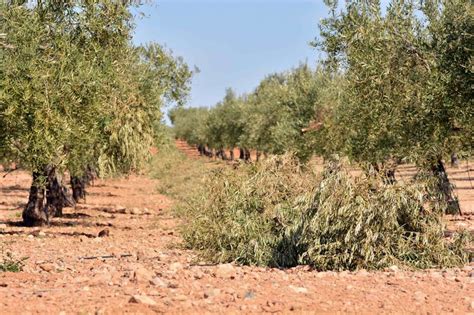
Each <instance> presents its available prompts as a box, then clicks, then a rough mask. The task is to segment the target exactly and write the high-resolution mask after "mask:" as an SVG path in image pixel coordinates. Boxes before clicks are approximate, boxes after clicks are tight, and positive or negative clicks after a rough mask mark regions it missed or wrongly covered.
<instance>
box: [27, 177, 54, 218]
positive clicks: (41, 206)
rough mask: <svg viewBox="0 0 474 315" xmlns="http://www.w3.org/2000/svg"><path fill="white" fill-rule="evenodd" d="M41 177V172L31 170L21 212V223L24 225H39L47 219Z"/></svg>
mask: <svg viewBox="0 0 474 315" xmlns="http://www.w3.org/2000/svg"><path fill="white" fill-rule="evenodd" d="M41 179H42V174H40V173H38V172H33V182H32V184H31V187H30V195H29V197H28V203H27V204H26V206H25V209H23V213H22V218H23V224H24V225H26V226H41V225H44V224H45V223H47V222H48V221H49V216H48V214H47V212H46V207H45V206H46V202H45V201H46V200H45V189H44V184H42V183H41Z"/></svg>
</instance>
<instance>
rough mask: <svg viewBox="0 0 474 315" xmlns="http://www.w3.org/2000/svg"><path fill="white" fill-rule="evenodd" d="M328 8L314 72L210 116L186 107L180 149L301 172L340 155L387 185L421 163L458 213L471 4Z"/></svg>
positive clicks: (472, 114)
mask: <svg viewBox="0 0 474 315" xmlns="http://www.w3.org/2000/svg"><path fill="white" fill-rule="evenodd" d="M325 3H326V5H327V6H328V8H329V9H330V16H329V17H328V18H326V19H324V20H322V22H321V23H320V38H318V40H316V41H315V42H314V43H313V45H314V46H315V47H317V48H318V49H319V50H320V51H322V52H324V54H325V56H326V57H325V59H324V61H323V62H322V64H321V65H320V66H319V67H317V69H316V70H313V69H311V68H310V67H308V66H307V65H301V66H299V67H298V68H295V69H293V70H290V71H288V72H284V73H277V74H272V75H269V76H267V77H266V78H265V79H263V80H262V81H261V82H260V84H259V85H258V87H257V88H256V89H255V90H254V91H253V92H252V93H250V94H248V95H247V94H246V95H241V96H236V95H235V93H233V92H232V90H231V89H228V90H227V92H226V95H225V97H224V99H223V100H222V101H221V102H219V103H218V104H217V105H216V106H215V107H212V108H210V109H207V108H181V107H178V108H176V109H174V110H173V111H171V112H170V118H171V121H172V123H173V124H174V131H175V135H176V137H178V138H182V139H184V140H186V141H187V142H189V143H190V144H193V145H196V146H197V147H198V148H199V149H200V151H201V152H202V153H208V151H213V152H217V153H220V155H221V156H222V150H223V149H233V148H235V147H239V148H241V149H242V150H243V151H244V152H246V151H248V150H257V152H264V153H270V154H282V153H284V152H294V153H295V154H296V155H297V156H298V157H299V158H300V159H301V160H303V161H304V160H306V159H308V158H309V157H310V156H311V155H313V154H318V155H321V156H324V157H330V156H332V155H334V154H338V155H342V156H347V157H348V158H349V159H350V160H351V161H354V162H357V163H358V164H359V165H360V166H361V167H362V168H363V169H365V170H366V171H367V172H370V171H376V172H381V173H383V174H384V175H385V176H386V181H387V182H393V181H394V180H395V178H394V173H395V172H394V170H395V167H396V166H397V165H398V164H400V163H403V162H412V163H415V164H416V165H417V166H418V167H419V168H420V169H421V170H422V171H423V172H424V174H425V175H426V174H428V175H430V176H434V177H435V178H437V181H436V184H435V185H436V186H437V187H436V189H437V191H438V192H440V193H441V194H440V196H441V197H440V198H444V199H445V201H447V203H448V204H449V205H450V206H452V207H453V208H454V210H455V211H459V205H458V203H457V200H456V198H455V197H454V196H453V194H452V190H451V185H450V184H449V180H448V177H447V174H446V171H445V167H444V164H443V160H444V159H447V158H449V157H450V156H451V155H453V154H456V155H458V156H461V157H469V156H471V154H472V148H473V143H474V106H473V100H472V86H473V83H474V82H473V75H472V72H473V70H474V59H473V57H472V51H473V49H474V47H473V46H474V40H473V34H474V23H473V14H472V13H473V11H472V6H471V3H470V1H468V0H424V1H419V0H404V1H402V0H392V1H390V3H389V5H388V7H387V8H386V10H385V12H383V11H384V10H382V7H381V4H380V1H378V0H367V1H355V0H354V1H346V2H345V4H344V5H339V4H338V1H336V0H326V1H325ZM257 156H258V154H257ZM243 157H244V158H245V157H246V155H245V154H244V155H243Z"/></svg>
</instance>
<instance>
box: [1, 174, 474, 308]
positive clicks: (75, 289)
mask: <svg viewBox="0 0 474 315" xmlns="http://www.w3.org/2000/svg"><path fill="white" fill-rule="evenodd" d="M4 174H5V173H4V172H0V248H3V251H4V254H5V253H6V252H11V253H13V255H14V256H15V257H17V258H22V257H28V259H27V260H26V261H25V267H24V270H23V271H22V272H19V273H10V272H3V273H0V313H1V314H36V313H48V314H118V313H119V314H120V313H145V314H151V313H163V312H164V313H192V314H202V313H226V314H227V313H229V314H232V313H291V312H296V313H302V312H304V313H308V312H309V313H331V314H332V313H341V312H344V313H346V312H347V313H458V314H461V313H469V312H474V264H473V263H471V264H470V265H467V266H465V267H463V268H460V269H449V270H428V271H416V272H412V271H401V270H398V269H396V268H393V270H388V271H383V272H382V271H380V272H366V271H358V272H338V273H335V272H317V271H311V270H309V268H307V267H305V266H302V267H297V268H292V269H287V270H279V269H269V268H257V267H238V266H233V265H229V264H226V265H218V266H209V265H203V264H200V263H198V262H197V260H196V257H195V256H194V255H193V253H192V252H190V251H187V250H184V249H182V248H181V246H180V243H181V239H180V237H179V231H178V224H179V222H178V221H177V219H175V218H174V217H173V216H172V213H171V209H170V208H171V205H172V200H169V199H168V198H167V197H165V196H162V195H160V194H158V193H157V191H156V185H157V182H156V181H155V180H151V179H149V178H147V177H144V176H131V177H129V178H127V179H113V180H105V181H104V180H97V181H96V182H95V183H94V186H92V187H90V188H89V194H88V196H87V200H86V202H84V203H81V204H79V205H78V206H77V207H76V208H75V209H72V208H68V209H66V210H65V216H64V217H63V218H55V219H54V220H53V222H52V225H51V226H50V227H43V228H26V227H21V226H18V223H19V222H20V221H21V218H20V213H21V210H22V207H23V206H24V204H25V202H26V200H27V196H28V186H29V184H30V181H31V179H30V176H29V175H28V174H26V173H24V172H20V171H16V172H13V173H11V174H9V175H7V176H6V177H5V178H3V175H4ZM459 178H464V175H460V176H459ZM463 196H464V195H463ZM468 198H472V190H468ZM469 200H470V201H468V202H467V204H468V206H467V207H468V208H466V209H465V211H466V212H468V210H469V211H471V213H472V199H469ZM461 201H463V200H461ZM469 207H471V208H469ZM470 218H472V214H469V215H468V216H467V219H466V216H465V217H464V219H462V221H452V222H451V221H450V222H451V223H452V224H454V225H456V224H457V223H463V224H466V225H468V226H470V227H472V220H470ZM448 219H449V220H460V219H459V217H457V218H448ZM104 229H108V231H109V235H108V236H104V237H97V236H98V234H99V233H100V232H101V231H103V230H104ZM3 256H4V255H1V252H0V260H1V259H2V258H1V257H3ZM98 256H104V257H103V258H101V257H98ZM137 295H139V296H137ZM133 296H136V299H138V302H139V303H136V301H134V299H133ZM143 296H145V297H146V300H144V299H145V298H143Z"/></svg>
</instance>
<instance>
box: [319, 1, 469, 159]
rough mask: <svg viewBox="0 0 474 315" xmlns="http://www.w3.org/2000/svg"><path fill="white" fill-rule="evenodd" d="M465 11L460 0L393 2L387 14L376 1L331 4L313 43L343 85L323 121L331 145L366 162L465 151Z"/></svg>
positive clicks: (435, 156) (466, 121)
mask: <svg viewBox="0 0 474 315" xmlns="http://www.w3.org/2000/svg"><path fill="white" fill-rule="evenodd" d="M333 5H334V4H333ZM470 12H472V8H471V7H470V4H469V1H465V0H464V1H463V0H460V1H423V2H422V1H415V0H412V1H399V0H393V1H391V2H390V4H389V6H388V8H387V12H386V13H385V14H382V10H381V8H380V2H379V1H363V2H360V1H348V2H346V5H345V8H344V9H343V10H342V11H340V12H339V13H337V12H336V10H335V7H334V6H331V13H332V16H331V17H330V18H327V19H325V20H323V22H322V23H321V39H320V41H319V42H318V43H317V46H318V47H319V48H321V49H322V50H323V51H324V52H326V53H327V59H326V64H327V65H328V66H330V67H329V68H330V69H332V71H333V72H334V73H343V74H344V79H345V84H344V90H343V95H342V99H341V102H340V104H339V105H338V106H336V107H335V108H334V109H333V113H332V115H329V117H328V118H329V122H328V123H327V125H331V128H333V129H334V130H335V132H331V133H329V134H328V139H327V141H334V140H335V142H336V143H340V144H341V146H340V147H339V148H330V149H333V150H337V151H338V152H342V153H344V154H346V155H348V156H349V157H350V158H351V159H352V160H355V161H358V162H364V163H365V162H369V163H372V164H374V163H385V162H387V161H388V160H390V159H394V158H395V159H401V158H406V159H408V160H412V161H414V162H416V163H418V164H420V165H421V164H423V163H425V162H426V161H431V162H433V161H436V160H440V159H441V158H444V157H447V156H449V154H451V153H452V152H463V153H465V155H469V154H471V152H472V143H473V142H472V139H473V133H472V125H473V122H474V116H473V114H472V110H470V108H471V107H472V97H470V96H468V95H470V94H471V92H470V88H469V87H468V84H469V83H468V82H469V80H472V79H471V77H472V57H471V53H470V51H471V50H472V40H470V39H471V38H472V27H473V23H472V14H471V13H470Z"/></svg>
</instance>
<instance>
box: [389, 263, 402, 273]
mask: <svg viewBox="0 0 474 315" xmlns="http://www.w3.org/2000/svg"><path fill="white" fill-rule="evenodd" d="M387 271H391V272H398V271H400V268H398V266H396V265H392V266H390V267H388V268H387Z"/></svg>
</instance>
